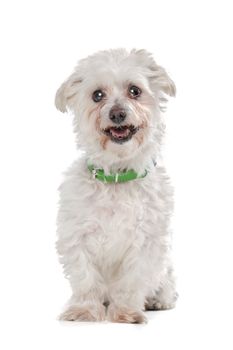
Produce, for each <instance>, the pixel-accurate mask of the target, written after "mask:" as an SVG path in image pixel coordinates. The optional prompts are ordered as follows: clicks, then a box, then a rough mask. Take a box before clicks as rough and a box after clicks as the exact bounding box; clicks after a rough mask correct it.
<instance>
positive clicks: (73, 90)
mask: <svg viewBox="0 0 233 350" xmlns="http://www.w3.org/2000/svg"><path fill="white" fill-rule="evenodd" d="M81 82H82V79H81V78H80V76H79V74H77V73H76V72H75V73H73V74H71V75H70V76H69V78H68V79H66V80H65V81H64V83H63V84H62V85H61V87H60V88H59V89H58V90H57V93H56V97H55V106H56V107H57V109H59V111H61V112H63V113H65V112H67V108H68V109H72V107H73V105H74V101H75V97H76V95H77V93H78V90H79V85H80V84H81Z"/></svg>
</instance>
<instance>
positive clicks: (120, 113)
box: [109, 107, 126, 124]
mask: <svg viewBox="0 0 233 350" xmlns="http://www.w3.org/2000/svg"><path fill="white" fill-rule="evenodd" d="M109 118H110V119H111V121H112V122H113V123H116V124H120V123H122V122H123V121H124V120H125V118H126V112H125V110H124V109H123V108H120V107H112V109H111V110H110V112H109Z"/></svg>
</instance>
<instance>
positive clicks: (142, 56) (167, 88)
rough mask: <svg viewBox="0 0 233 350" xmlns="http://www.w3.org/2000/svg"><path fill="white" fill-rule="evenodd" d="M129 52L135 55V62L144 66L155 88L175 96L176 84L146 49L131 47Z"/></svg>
mask: <svg viewBox="0 0 233 350" xmlns="http://www.w3.org/2000/svg"><path fill="white" fill-rule="evenodd" d="M131 54H133V55H135V56H136V59H137V62H138V63H139V64H140V65H142V66H143V65H144V66H146V70H147V75H148V78H149V80H150V81H151V83H152V85H154V86H155V89H156V90H158V89H159V90H160V91H161V92H163V93H165V94H166V95H169V96H175V94H176V86H175V84H174V82H173V80H172V79H171V78H170V77H169V75H168V74H167V72H166V71H165V69H164V68H163V67H161V66H159V65H157V63H156V62H155V60H154V58H153V56H152V54H151V53H150V52H148V51H146V50H136V49H133V50H132V51H131Z"/></svg>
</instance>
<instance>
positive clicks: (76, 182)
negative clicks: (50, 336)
mask: <svg viewBox="0 0 233 350" xmlns="http://www.w3.org/2000/svg"><path fill="white" fill-rule="evenodd" d="M175 92H176V88H175V84H174V82H173V81H172V79H171V78H170V77H169V76H168V74H167V72H166V71H165V69H164V68H162V67H161V66H159V65H158V64H157V63H156V62H155V61H154V59H153V57H152V55H151V54H150V53H148V52H147V51H146V50H136V49H133V50H131V51H127V50H125V49H114V50H109V51H100V52H97V53H96V54H93V55H91V56H88V57H87V58H85V59H83V60H81V61H79V63H78V65H77V67H76V68H75V69H74V71H73V73H72V74H71V75H70V76H69V77H68V79H67V80H66V81H65V82H64V83H63V84H62V85H61V87H60V88H59V89H58V91H57V93H56V98H55V105H56V107H57V108H58V109H59V110H60V111H61V112H66V111H71V112H72V113H73V115H74V120H73V126H74V132H75V134H76V141H77V146H78V149H79V150H80V151H81V152H80V154H81V155H80V156H79V159H78V160H76V161H75V162H74V163H73V165H72V166H71V167H70V168H69V169H68V171H67V172H66V175H65V179H64V182H63V183H62V185H61V186H60V189H59V190H60V205H59V211H58V219H57V236H58V239H57V251H58V254H59V257H60V261H61V263H62V265H63V268H64V274H65V276H66V277H67V278H68V279H69V282H70V285H71V289H72V296H71V298H70V300H69V301H68V303H67V305H66V307H65V310H64V312H63V313H62V314H61V316H60V319H61V320H68V321H103V320H108V321H110V322H122V323H144V322H146V321H147V318H146V315H145V312H144V311H146V310H163V309H170V308H173V307H174V306H175V303H176V299H177V293H176V288H175V277H174V271H173V266H172V265H173V264H172V259H171V233H170V228H169V218H170V216H171V213H172V211H173V189H172V186H171V185H170V181H169V178H168V176H167V174H166V171H165V169H164V167H163V166H162V165H159V164H157V160H158V157H159V155H160V148H161V143H162V139H163V135H164V129H165V127H164V121H163V115H162V113H161V110H162V109H163V107H164V104H165V103H166V101H167V96H175Z"/></svg>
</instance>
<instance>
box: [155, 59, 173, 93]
mask: <svg viewBox="0 0 233 350" xmlns="http://www.w3.org/2000/svg"><path fill="white" fill-rule="evenodd" d="M149 68H150V71H151V74H150V80H151V81H152V83H154V84H155V85H157V86H158V87H159V89H160V90H161V91H162V92H164V93H165V94H166V95H169V96H172V97H174V96H175V95H176V86H175V83H174V81H173V80H172V79H171V78H170V77H169V75H168V74H167V72H166V71H165V69H164V68H163V67H161V66H158V65H157V64H156V63H155V62H154V63H153V64H152V65H150V67H149Z"/></svg>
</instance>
